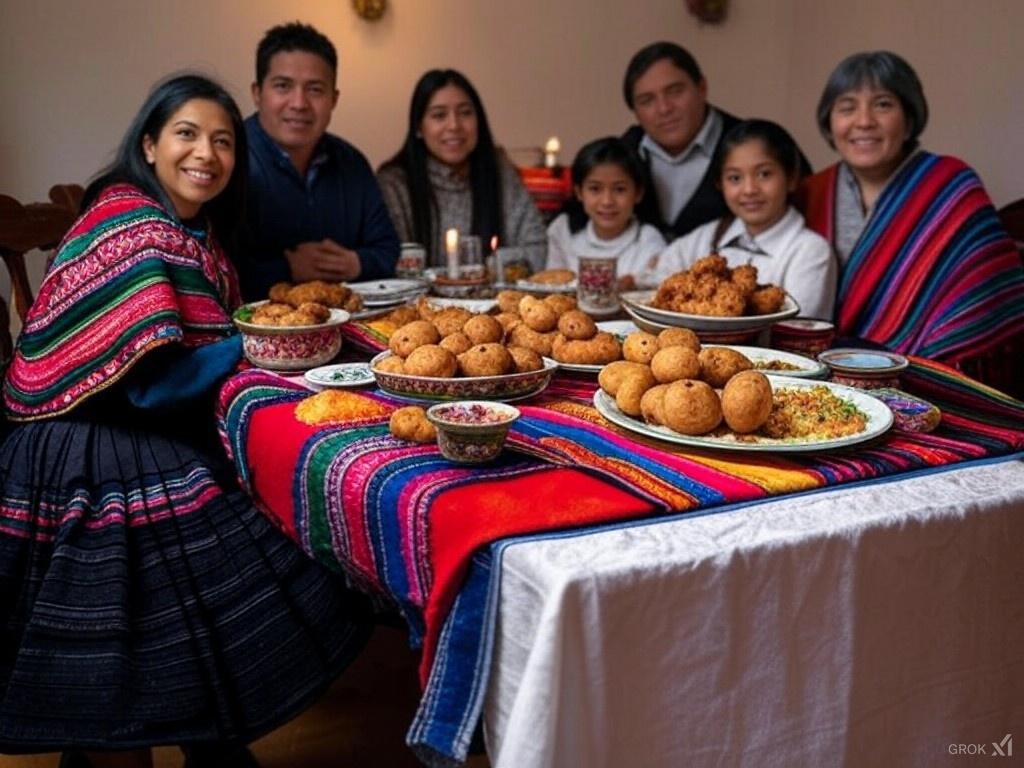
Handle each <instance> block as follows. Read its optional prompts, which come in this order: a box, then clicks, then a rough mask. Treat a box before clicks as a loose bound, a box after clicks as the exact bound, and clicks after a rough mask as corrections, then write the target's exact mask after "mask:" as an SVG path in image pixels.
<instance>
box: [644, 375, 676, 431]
mask: <svg viewBox="0 0 1024 768" xmlns="http://www.w3.org/2000/svg"><path fill="white" fill-rule="evenodd" d="M668 387H669V385H668V384H656V385H655V386H653V387H651V388H650V389H648V390H647V391H646V392H644V396H643V397H641V398H640V416H641V417H642V418H643V420H644V421H646V422H647V423H648V424H664V423H665V393H666V392H667V391H668Z"/></svg>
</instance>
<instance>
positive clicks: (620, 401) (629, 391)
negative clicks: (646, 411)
mask: <svg viewBox="0 0 1024 768" xmlns="http://www.w3.org/2000/svg"><path fill="white" fill-rule="evenodd" d="M655 383H656V382H655V381H654V376H653V375H652V374H651V369H650V368H648V367H647V366H646V365H645V366H643V367H641V368H634V369H632V370H630V371H628V372H627V373H626V375H625V376H623V377H622V381H621V382H620V383H619V389H618V391H617V392H616V393H615V404H616V405H617V406H619V410H620V411H622V412H623V413H625V414H626V415H627V416H634V417H635V416H639V415H640V413H641V409H640V402H641V400H642V399H643V396H644V393H645V392H647V390H649V389H650V388H651V387H653V386H654V385H655Z"/></svg>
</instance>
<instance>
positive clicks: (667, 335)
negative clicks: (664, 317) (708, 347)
mask: <svg viewBox="0 0 1024 768" xmlns="http://www.w3.org/2000/svg"><path fill="white" fill-rule="evenodd" d="M665 347H686V348H687V349H692V350H693V351H694V352H700V338H699V337H698V336H697V334H696V333H694V332H693V331H691V330H690V329H689V328H666V329H665V330H663V331H662V332H661V333H659V334H658V349H665Z"/></svg>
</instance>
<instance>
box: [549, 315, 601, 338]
mask: <svg viewBox="0 0 1024 768" xmlns="http://www.w3.org/2000/svg"><path fill="white" fill-rule="evenodd" d="M558 332H559V333H561V334H562V335H563V336H565V338H567V339H577V340H579V339H592V338H594V336H596V335H597V325H596V324H595V323H594V318H592V317H591V316H590V315H588V314H587V313H586V312H582V311H580V310H578V309H570V310H569V311H568V312H566V313H565V314H563V315H562V316H561V317H560V318H558Z"/></svg>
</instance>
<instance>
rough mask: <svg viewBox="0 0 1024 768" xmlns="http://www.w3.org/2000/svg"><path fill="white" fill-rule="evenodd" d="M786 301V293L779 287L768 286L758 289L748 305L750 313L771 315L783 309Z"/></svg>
mask: <svg viewBox="0 0 1024 768" xmlns="http://www.w3.org/2000/svg"><path fill="white" fill-rule="evenodd" d="M785 299H786V292H785V291H783V290H782V289H781V288H779V286H777V285H766V286H764V287H761V288H758V289H757V290H756V291H754V292H753V293H752V294H750V299H749V300H748V302H747V304H748V305H749V306H750V311H751V313H752V314H755V315H770V314H772V313H773V312H778V311H779V310H780V309H782V302H783V301H785Z"/></svg>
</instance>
